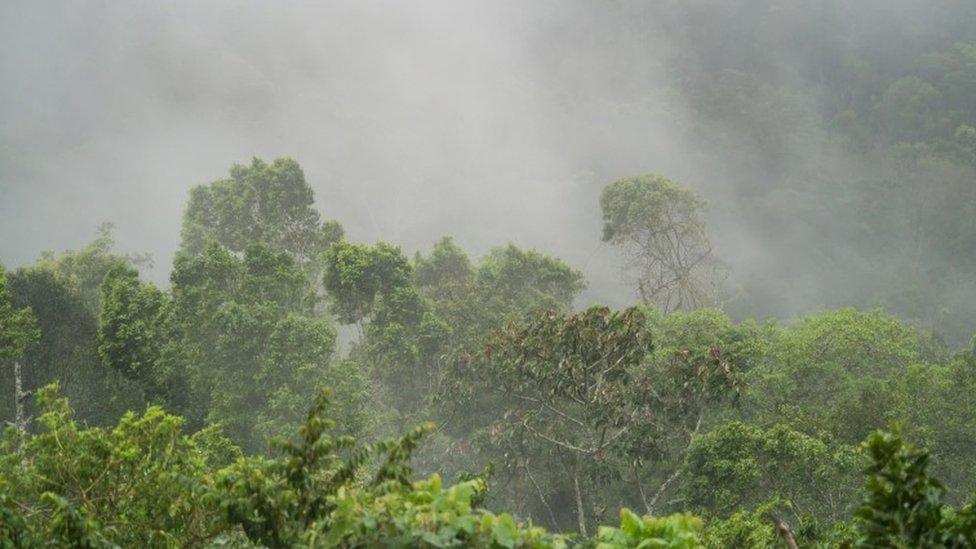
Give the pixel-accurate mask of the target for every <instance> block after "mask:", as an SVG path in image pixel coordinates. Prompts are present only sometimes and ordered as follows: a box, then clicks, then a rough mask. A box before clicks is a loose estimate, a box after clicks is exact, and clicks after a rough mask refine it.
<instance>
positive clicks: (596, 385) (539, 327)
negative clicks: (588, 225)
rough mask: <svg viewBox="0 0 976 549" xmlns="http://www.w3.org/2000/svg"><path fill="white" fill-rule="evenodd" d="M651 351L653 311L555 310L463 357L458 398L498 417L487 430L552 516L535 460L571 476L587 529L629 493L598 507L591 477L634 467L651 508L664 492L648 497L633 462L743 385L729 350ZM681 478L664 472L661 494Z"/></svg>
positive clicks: (690, 432)
mask: <svg viewBox="0 0 976 549" xmlns="http://www.w3.org/2000/svg"><path fill="white" fill-rule="evenodd" d="M651 350H652V345H651V330H649V315H648V313H647V312H646V311H645V310H643V309H641V308H632V309H627V310H624V311H616V312H615V311H610V310H609V309H607V308H602V307H594V308H591V309H589V310H587V311H584V312H582V313H579V314H576V315H564V314H561V313H556V312H547V313H543V314H541V315H537V316H535V317H533V318H530V319H528V320H526V321H524V322H514V323H511V324H510V325H508V326H506V327H505V328H503V329H502V330H499V331H498V332H497V333H495V334H494V335H493V336H492V337H490V338H488V339H487V340H486V341H484V342H483V344H482V349H481V350H479V351H477V352H472V353H462V354H460V355H459V356H458V361H457V363H456V365H455V371H454V375H455V376H456V378H455V384H454V387H455V389H456V390H455V393H454V397H455V398H457V399H458V400H459V403H460V406H462V407H465V408H469V407H470V408H473V409H474V410H476V411H480V412H481V414H482V416H483V417H485V418H488V419H489V421H488V422H487V425H485V426H484V427H482V429H484V432H485V433H486V438H487V439H488V441H489V442H490V444H491V445H495V446H498V447H500V451H499V453H500V454H502V455H504V456H505V457H506V458H507V459H506V461H505V462H504V463H503V465H504V466H505V467H506V468H507V469H508V470H509V471H510V472H511V474H513V475H517V476H520V477H521V476H524V478H525V479H526V480H528V482H529V483H530V484H531V485H532V487H533V488H534V492H535V493H534V494H533V496H535V497H538V498H539V500H540V501H541V502H542V503H543V507H545V508H547V509H546V510H547V512H548V513H549V514H550V518H551V520H552V521H553V522H555V521H556V518H555V513H554V510H553V509H552V507H551V505H550V503H548V501H547V500H546V495H545V493H544V492H543V490H542V489H541V487H540V485H539V483H538V481H537V480H536V478H535V475H534V474H533V471H532V470H531V467H532V466H533V465H532V462H533V460H536V463H537V465H535V466H536V467H537V468H536V472H538V471H568V472H569V473H568V474H567V475H558V476H559V478H560V479H561V482H562V483H564V484H563V486H557V487H553V489H552V490H559V491H563V490H565V491H568V493H569V494H571V498H572V501H571V502H567V504H566V507H570V506H572V507H575V510H576V512H575V515H576V519H577V524H578V527H579V529H580V532H581V533H583V534H584V535H585V533H586V531H587V530H586V529H587V524H588V522H589V519H587V517H586V515H587V509H588V508H592V509H596V508H598V507H601V506H603V507H605V506H606V505H607V504H616V505H621V504H623V503H625V502H623V501H621V500H622V499H623V498H625V497H627V496H628V495H630V494H626V492H625V493H624V494H621V493H617V494H615V495H610V496H609V497H610V498H612V499H610V501H599V502H598V501H591V502H589V505H587V503H586V501H585V500H586V499H589V498H592V499H594V500H595V499H596V498H597V497H598V495H597V494H598V492H597V491H596V490H594V489H592V488H591V489H587V490H584V488H585V487H586V486H587V485H588V482H597V483H598V482H601V481H602V482H609V481H612V480H618V479H620V478H621V475H622V473H627V474H628V476H629V477H631V478H634V480H635V483H636V486H632V488H636V492H638V494H639V495H640V497H641V499H642V500H643V503H644V505H645V507H647V508H648V509H649V510H650V509H652V508H653V506H654V503H655V501H654V500H647V499H646V498H645V496H644V489H643V486H642V485H641V483H642V479H641V478H640V476H639V475H634V474H633V473H631V469H632V467H638V466H643V464H644V463H647V462H656V461H659V459H660V458H661V456H662V455H666V454H665V450H664V449H665V448H666V447H667V446H668V445H669V444H670V440H669V439H670V437H671V434H672V433H681V434H682V435H683V436H685V437H688V438H693V437H694V435H695V433H697V432H698V430H699V428H700V426H701V419H702V414H703V406H704V403H706V402H708V401H716V400H718V399H719V398H720V397H721V395H722V394H723V393H725V392H728V391H729V390H730V389H731V388H732V387H733V386H734V384H735V375H736V374H735V372H733V371H732V369H731V368H730V365H729V363H728V362H726V361H725V360H724V359H723V357H722V355H721V353H720V352H711V353H705V354H704V355H697V354H691V353H687V354H685V355H684V356H683V357H679V358H677V359H676V360H670V361H663V362H652V361H649V360H648V357H649V355H650V353H651ZM466 391H467V392H466ZM475 413H478V412H475ZM686 444H687V440H686ZM540 461H541V463H538V462H540ZM671 481H673V478H671V480H665V481H664V484H663V485H662V490H659V492H658V495H659V494H660V492H661V491H663V489H666V488H667V485H668V484H670V482H671ZM550 493H551V491H550ZM631 494H632V493H631ZM633 495H637V494H633ZM655 499H656V498H655Z"/></svg>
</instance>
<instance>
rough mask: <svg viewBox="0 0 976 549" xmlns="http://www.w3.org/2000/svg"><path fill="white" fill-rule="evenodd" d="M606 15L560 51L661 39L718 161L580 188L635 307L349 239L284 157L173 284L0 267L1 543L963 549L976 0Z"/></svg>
mask: <svg viewBox="0 0 976 549" xmlns="http://www.w3.org/2000/svg"><path fill="white" fill-rule="evenodd" d="M623 4H625V6H623V7H622V8H621V9H625V10H631V11H633V13H635V14H646V13H650V14H652V15H654V16H655V17H654V18H655V20H656V21H663V22H665V23H667V24H664V25H660V26H661V28H659V29H651V30H649V29H648V28H644V26H645V25H644V24H643V23H638V22H637V21H643V18H638V17H635V18H634V21H635V22H634V23H632V24H633V25H638V24H640V25H641V28H639V29H637V28H634V27H630V26H628V27H627V28H625V29H621V30H620V32H619V33H618V34H619V36H618V34H614V36H612V37H606V36H603V35H600V34H599V33H597V32H594V35H592V36H585V37H581V39H582V40H590V41H600V40H606V41H613V40H617V39H620V40H627V39H632V38H633V37H634V36H639V37H643V36H645V34H646V33H648V32H651V31H652V30H653V31H655V32H661V33H663V34H665V35H666V37H667V38H668V40H671V41H672V42H671V43H673V44H677V45H679V46H681V47H676V48H674V51H673V52H672V53H671V54H670V55H669V56H668V59H667V63H666V64H667V65H668V68H671V69H675V68H676V67H679V68H681V76H682V78H681V79H679V80H680V82H679V85H678V86H677V89H675V90H670V92H671V96H679V97H680V101H681V104H682V106H683V108H686V110H683V111H682V112H685V113H687V114H688V115H689V117H688V119H687V120H683V121H682V122H683V125H682V127H683V128H684V131H685V135H682V136H677V137H676V138H680V139H686V140H688V141H690V142H694V143H696V144H699V145H700V147H701V151H702V153H701V154H702V156H703V157H707V159H708V160H707V162H705V161H703V162H704V163H706V164H707V163H715V164H717V165H719V166H720V167H721V170H717V169H714V168H712V171H722V172H723V174H724V175H725V178H724V179H722V180H721V181H718V182H716V183H700V182H697V181H696V182H695V185H694V188H695V189H696V190H697V191H700V193H699V192H696V190H692V188H691V187H689V186H686V185H684V184H683V183H682V182H679V181H675V180H672V179H669V178H668V177H665V176H663V175H657V174H644V175H635V176H631V177H624V178H617V176H614V177H613V178H607V179H608V180H611V179H612V182H610V183H609V184H607V186H606V187H605V188H604V189H603V192H602V194H601V195H600V197H599V207H600V210H601V213H602V221H603V232H602V238H603V240H604V241H605V242H606V243H608V244H609V245H610V246H612V247H614V248H615V249H616V250H618V251H619V252H620V253H621V255H622V258H623V259H624V262H623V264H621V265H619V267H620V269H621V271H622V272H623V273H624V275H625V277H626V278H627V280H628V281H629V283H631V284H632V289H633V292H634V295H635V296H636V297H637V298H638V299H639V300H640V302H639V304H636V305H633V306H629V307H623V308H620V309H612V308H609V307H605V306H602V305H592V306H590V305H591V304H588V303H587V304H584V303H580V301H581V299H580V295H581V292H583V290H584V289H585V288H586V280H585V279H584V277H583V274H582V273H581V272H580V271H579V270H578V269H577V268H576V267H574V266H572V265H570V264H568V263H567V262H565V261H563V260H562V259H560V258H558V257H553V256H550V255H547V254H545V253H543V252H541V251H538V250H532V249H524V248H521V247H519V246H517V245H515V244H513V243H507V244H502V245H500V246H497V247H494V248H491V249H489V250H488V251H487V252H486V253H484V254H482V255H481V256H479V257H473V256H471V255H469V254H468V252H466V251H465V250H464V249H463V248H462V247H461V246H460V245H458V244H457V243H456V242H455V241H454V240H453V239H452V238H450V237H447V236H445V237H443V238H442V239H440V240H438V241H436V242H435V243H433V246H432V247H431V248H430V249H429V250H421V251H416V252H415V251H414V250H410V252H411V253H406V252H405V251H404V250H403V249H401V247H399V246H397V245H396V244H394V243H391V242H382V241H381V242H371V243H369V242H356V241H353V240H351V239H349V238H347V237H346V235H345V233H344V231H343V228H342V226H340V225H339V223H338V222H335V221H324V220H323V216H322V215H321V214H320V212H319V210H318V209H316V207H315V200H314V198H315V197H314V195H313V192H312V188H311V186H310V185H309V184H308V183H307V182H306V180H305V175H304V173H303V171H302V169H301V167H300V166H299V165H298V163H297V162H296V161H295V160H292V159H288V158H280V159H276V160H274V161H271V162H265V161H263V160H260V159H257V158H255V159H253V160H252V161H251V162H250V163H249V164H246V165H235V166H233V167H232V168H231V169H230V173H229V175H228V177H226V178H221V179H218V180H216V181H214V182H212V183H210V184H206V185H200V186H198V187H196V188H194V189H193V190H192V192H191V193H190V196H189V200H188V203H187V207H186V210H185V213H184V217H183V228H182V232H181V238H182V241H181V244H180V246H179V249H178V251H177V253H176V257H175V259H174V262H173V269H172V272H171V275H170V279H169V284H167V285H160V286H157V285H155V284H151V283H148V282H146V281H145V280H144V279H143V278H141V273H140V268H142V267H143V266H144V265H146V262H147V258H145V257H141V256H129V255H123V254H119V253H117V252H116V251H115V248H114V241H113V238H112V234H111V227H109V226H103V227H101V228H100V230H99V234H98V236H97V238H96V239H95V240H94V241H93V242H92V243H91V244H89V245H88V246H85V247H84V248H82V249H80V250H77V251H68V252H64V253H62V254H53V253H44V254H42V256H41V257H40V259H39V260H38V261H37V262H36V263H35V264H33V265H29V266H24V267H21V268H19V269H15V270H10V271H8V270H6V269H3V268H0V419H3V420H5V421H7V422H8V423H9V428H8V429H7V430H6V432H5V434H4V436H3V438H2V442H0V546H3V547H33V546H42V545H53V546H65V547H69V546H70V547H115V546H135V547H144V546H145V547H156V546H170V547H176V546H180V547H184V546H189V547H202V546H241V547H247V546H267V547H293V546H304V547H332V546H343V547H374V546H402V547H415V546H421V547H450V546H472V547H603V548H613V547H675V548H683V547H689V548H690V547H782V546H785V547H818V546H821V547H834V546H847V547H905V548H908V547H968V546H973V545H974V544H976V500H974V499H973V494H974V491H976V437H974V436H973V433H974V432H976V400H974V399H973V398H972V397H971V395H972V394H973V392H974V391H976V340H970V339H969V338H970V337H971V336H972V334H973V331H974V328H973V323H972V321H973V318H974V317H976V305H974V304H976V285H974V282H973V281H974V280H976V277H974V274H976V259H974V257H976V256H974V255H973V253H972V250H973V249H974V245H976V223H974V222H973V220H974V219H976V215H973V214H974V204H976V195H974V194H973V193H974V192H976V186H974V185H973V181H974V180H976V175H974V174H976V129H974V127H976V104H974V102H973V98H974V97H976V34H974V32H973V29H974V28H976V10H973V9H972V7H970V5H969V3H967V2H951V1H947V2H937V4H939V6H941V8H940V9H937V10H936V9H933V10H932V12H931V13H922V12H919V13H916V14H914V16H913V17H912V18H910V20H902V19H899V18H898V17H895V16H894V15H892V13H894V11H892V12H888V11H886V10H885V9H883V6H882V4H884V3H883V2H881V1H880V0H870V1H865V2H858V3H848V4H849V5H843V3H837V2H818V3H814V4H816V9H814V8H809V6H807V3H804V2H798V1H795V0H783V1H778V2H755V3H751V4H750V5H749V9H742V5H741V4H743V3H742V2H729V3H722V2H714V1H711V0H690V1H683V2H658V3H653V7H644V6H636V5H635V4H634V3H627V2H625V3H623ZM808 8H809V9H808ZM814 12H815V13H814ZM865 14H868V15H869V16H870V17H867V16H865ZM872 18H873V19H872ZM868 19H870V20H873V21H875V22H876V23H877V25H878V28H879V29H881V30H882V31H883V32H885V33H887V39H886V43H890V45H891V47H886V48H870V47H867V44H869V43H870V42H869V41H868V40H867V39H865V38H864V36H862V34H863V33H865V32H868V31H869V30H870V29H865V28H862V27H861V26H859V24H858V23H857V22H858V21H865V20H868ZM730 21H732V22H734V23H735V24H733V25H730V24H729V22H730ZM616 32H617V29H615V33H616ZM871 32H875V31H871ZM879 32H880V31H879ZM631 35H634V36H631ZM794 38H795V39H794ZM777 52H780V53H781V54H782V55H783V57H782V58H778V57H776V56H777ZM782 52H785V53H782ZM787 54H788V55H787ZM783 59H791V60H793V61H795V62H793V63H786V62H784V61H783ZM581 62H583V61H581ZM620 93H621V94H622V95H621V97H625V98H626V97H628V94H629V93H631V92H628V91H627V90H623V91H621V92H620ZM633 93H636V94H639V93H640V90H638V91H635V92H633ZM632 99H633V101H629V102H628V101H622V102H621V105H620V106H619V107H620V109H621V111H622V112H623V113H624V114H626V113H627V112H628V111H627V109H631V108H633V109H638V108H646V107H642V106H641V105H644V102H643V101H644V100H643V99H640V97H639V96H637V97H636V98H632ZM709 170H710V168H709V167H708V166H705V167H704V168H702V169H701V171H700V172H697V174H698V175H697V176H698V177H699V178H700V175H701V173H709ZM690 171H691V172H692V173H693V174H695V173H696V172H695V170H690ZM730 181H731V182H732V183H735V184H734V185H728V187H729V188H733V189H735V191H734V192H732V191H728V190H719V189H718V188H717V185H719V184H720V183H728V182H730ZM703 195H704V196H709V203H712V204H714V205H711V204H706V201H705V200H704V198H703ZM713 196H717V197H719V200H713V199H712V197H713ZM327 198H329V197H327ZM743 205H748V208H746V207H744V206H743ZM744 213H745V214H744ZM715 217H718V218H720V220H721V219H722V218H726V219H725V220H724V222H726V223H728V219H727V218H729V217H733V218H735V226H736V227H741V229H742V231H744V232H748V233H753V234H758V235H761V238H757V239H756V242H760V243H761V244H762V245H763V246H768V247H770V248H773V249H775V250H777V254H778V255H777V256H776V257H779V258H782V259H784V260H783V261H781V262H780V264H777V265H768V264H762V263H761V262H757V263H756V265H745V263H748V261H749V260H748V258H746V259H742V258H738V259H734V258H728V256H727V254H729V253H736V252H735V250H732V251H726V250H722V249H719V244H720V243H721V242H730V241H735V239H734V238H732V237H729V235H722V234H715V233H714V232H713V233H712V234H711V235H710V234H709V231H708V227H709V226H710V224H711V223H710V221H711V220H713V218H715ZM825 219H828V220H829V221H830V222H829V223H826V224H825V223H824V222H823V220H825ZM592 221H594V223H595V222H596V221H597V220H595V219H594V220H592ZM595 226H596V225H595V224H594V227H595ZM726 226H728V225H726ZM815 232H824V233H827V236H828V237H830V238H827V237H825V238H824V239H823V240H822V241H823V242H840V243H842V244H840V245H837V246H835V247H830V249H811V248H810V247H809V246H805V245H803V243H806V242H810V241H811V239H810V234H809V233H815ZM391 236H396V235H391ZM720 258H722V259H720ZM723 259H727V260H729V261H728V262H725V261H723ZM733 259H734V260H733ZM730 265H735V266H736V267H737V268H738V272H735V273H732V275H730V271H731V270H732V269H731V267H730ZM839 265H842V266H843V267H844V268H843V269H839V268H838V266H839ZM852 272H854V273H855V274H856V275H857V276H856V277H854V278H856V280H858V281H862V282H861V283H860V284H849V283H844V284H841V283H840V282H839V279H840V278H841V277H845V276H847V277H850V276H851V273H852ZM782 280H789V281H790V283H789V284H788V285H787V286H783V285H782V284H777V283H775V281H782ZM864 281H868V282H864ZM837 288H841V290H836V291H835V289H837ZM797 303H800V304H802V305H803V307H799V308H804V309H808V310H809V309H812V310H816V311H817V312H814V313H810V314H807V315H805V316H800V317H796V318H791V319H790V320H789V321H784V320H754V319H752V318H759V319H765V318H775V317H778V316H787V315H785V314H784V313H786V312H792V311H796V310H797V309H798V307H797V305H796V304H797ZM882 307H883V308H882ZM966 341H971V342H970V343H969V344H968V345H967V344H965V342H966ZM322 387H330V388H331V391H326V392H318V391H319V389H320V388H322ZM69 402H70V406H69ZM404 433H405V434H404ZM635 510H636V511H635Z"/></svg>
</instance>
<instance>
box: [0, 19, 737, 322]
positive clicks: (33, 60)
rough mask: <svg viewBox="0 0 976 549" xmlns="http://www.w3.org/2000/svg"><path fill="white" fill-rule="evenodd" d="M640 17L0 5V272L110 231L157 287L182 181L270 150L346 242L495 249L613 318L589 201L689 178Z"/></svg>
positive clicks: (646, 25)
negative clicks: (650, 182) (566, 278)
mask: <svg viewBox="0 0 976 549" xmlns="http://www.w3.org/2000/svg"><path fill="white" fill-rule="evenodd" d="M654 23H655V22H654V21H647V20H643V19H641V18H640V17H637V16H635V15H634V14H633V13H631V12H630V10H629V9H628V7H627V3H605V2H579V3H573V2H560V1H556V0H552V1H541V2H531V3H529V2H522V1H510V2H463V1H455V0H444V1H435V2H360V1H350V2H327V3H311V2H309V3H299V2H243V1H239V0H235V1H227V2H216V1H207V2H183V3H149V2H109V1H105V2H57V3H54V2H51V3H47V2H34V1H32V2H5V3H3V5H2V7H0V81H2V82H0V83H2V86H0V121H2V122H0V123H2V129H0V231H3V234H5V235H7V237H6V238H3V239H0V261H3V262H4V263H6V264H8V265H11V266H17V265H22V264H25V263H29V262H30V261H32V260H34V259H35V258H36V257H37V255H38V253H39V252H40V251H41V250H45V249H52V250H56V251H59V250H63V249H66V248H76V247H78V246H81V245H83V244H84V243H85V242H87V241H88V240H90V239H91V238H92V237H93V235H94V232H95V227H96V226H97V224H98V223H99V222H101V221H112V222H114V223H115V224H116V227H117V230H116V236H117V239H118V241H119V245H120V248H121V249H122V250H123V251H131V252H143V251H144V252H149V253H151V254H152V256H153V258H154V259H155V262H156V267H155V269H154V270H153V271H152V272H150V273H149V276H150V278H152V279H154V280H156V281H160V282H165V280H166V277H167V275H168V271H169V267H170V260H171V258H172V254H173V252H174V250H175V249H176V246H177V243H178V238H179V223H180V216H181V212H182V208H183V205H184V201H185V199H186V196H187V190H188V189H189V188H190V187H191V186H193V185H197V184H200V183H206V182H209V181H212V180H214V179H216V178H219V177H222V176H224V175H225V174H226V171H227V169H228V167H229V166H230V165H231V164H232V163H235V162H247V161H248V160H249V159H250V157H252V156H259V157H263V158H265V159H269V160H270V159H272V158H274V157H276V156H279V155H288V156H292V157H294V158H296V159H297V160H298V161H299V162H300V163H301V164H302V166H303V167H304V168H305V172H306V176H307V178H308V180H309V182H310V184H311V185H312V186H313V188H314V189H315V191H316V201H317V205H318V207H319V209H320V210H321V211H322V213H323V215H324V216H325V217H330V218H336V219H338V220H340V221H341V222H342V223H343V224H344V226H345V227H346V229H347V234H349V236H350V237H351V238H352V239H354V240H360V241H373V240H376V239H384V240H390V241H393V242H395V243H398V244H401V245H402V246H404V248H405V249H407V250H408V251H412V250H415V249H427V248H429V246H430V244H431V243H432V242H433V241H434V240H435V239H436V238H438V237H439V236H441V235H443V234H452V235H454V236H455V237H456V238H457V239H458V241H459V242H460V243H461V244H462V245H464V246H465V247H466V248H468V249H469V250H470V251H472V252H473V253H481V252H484V251H485V250H486V249H487V248H488V247H490V246H492V245H498V244H504V243H505V242H507V241H513V242H515V243H516V244H519V245H523V246H531V247H536V248H539V249H541V250H544V251H547V252H550V253H554V254H558V255H559V256H561V257H563V258H564V259H565V260H566V261H568V262H569V263H570V264H572V265H573V266H576V267H578V268H582V269H584V270H585V271H586V273H587V275H588V277H589V279H590V282H591V290H589V292H588V293H587V294H586V295H585V296H584V300H597V299H599V300H603V301H609V302H611V303H615V304H619V303H621V302H623V301H626V300H628V299H630V298H631V297H632V292H631V291H630V290H629V289H627V288H625V287H623V285H622V284H621V282H620V276H619V275H618V270H617V268H618V265H617V262H616V260H615V259H614V257H613V256H612V254H611V253H610V252H609V250H607V248H606V246H604V245H601V244H600V242H599V234H600V219H599V210H598V205H597V197H598V194H599V191H600V189H601V188H602V187H603V185H604V184H606V183H608V182H609V181H611V180H612V179H615V178H617V177H622V176H627V175H633V174H636V173H642V172H652V171H653V172H662V173H666V174H668V175H670V176H672V177H675V178H678V179H683V180H686V181H685V182H686V183H687V184H689V185H691V186H692V187H698V182H697V181H696V180H695V178H694V177H693V175H692V174H693V173H694V170H693V169H690V168H689V166H691V165H693V164H694V163H695V162H696V160H695V159H690V158H687V155H686V154H685V153H684V152H683V151H684V150H685V147H683V146H682V144H681V143H679V142H677V141H678V140H677V138H676V137H675V135H676V132H675V126H676V125H679V124H680V123H681V122H680V121H681V119H682V116H681V107H680V101H679V100H677V99H675V98H674V97H673V96H670V95H669V94H668V92H667V89H668V84H669V83H668V82H667V80H666V78H665V77H664V71H663V70H662V62H663V59H664V58H665V56H666V55H667V54H668V45H667V44H666V43H662V42H660V41H658V40H657V39H656V38H655V36H657V33H655V32H654V28H653V27H654ZM608 28H609V29H612V32H604V31H605V30H606V29H608ZM608 36H610V37H612V38H611V39H608V38H607V37H608ZM706 198H710V197H708V196H706ZM720 238H721V237H720ZM738 246H739V247H741V248H743V249H741V250H738V251H740V252H742V254H745V255H748V250H745V249H744V248H745V247H747V244H744V243H739V244H738ZM726 248H727V246H726ZM740 255H741V254H740Z"/></svg>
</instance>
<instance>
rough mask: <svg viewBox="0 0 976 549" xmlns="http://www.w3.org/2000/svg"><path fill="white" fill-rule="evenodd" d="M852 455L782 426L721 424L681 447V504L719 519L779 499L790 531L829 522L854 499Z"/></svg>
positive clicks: (854, 459)
mask: <svg viewBox="0 0 976 549" xmlns="http://www.w3.org/2000/svg"><path fill="white" fill-rule="evenodd" d="M858 458H859V456H858V454H857V452H856V448H854V447H852V446H844V445H836V446H831V445H828V444H827V443H825V442H823V441H822V440H819V439H816V438H814V437H811V436H808V435H805V434H803V433H799V432H796V431H794V430H792V429H790V428H788V427H786V426H783V425H775V426H773V427H770V428H768V429H764V428H761V427H756V426H754V425H749V424H745V423H742V422H740V421H731V422H727V423H725V424H722V425H720V426H718V427H716V428H714V429H712V430H710V431H709V432H707V433H705V434H703V435H701V436H700V437H698V438H697V440H695V441H694V443H693V444H692V445H691V448H690V449H689V450H688V456H687V459H686V463H685V466H684V478H685V482H684V483H683V486H682V492H683V493H684V496H685V498H684V503H685V505H686V506H687V507H688V508H689V509H694V510H696V512H699V513H702V515H703V516H717V517H722V518H725V517H728V516H729V515H732V514H734V513H735V512H737V511H740V510H742V509H753V508H756V507H758V506H760V505H762V504H765V503H767V502H771V501H780V502H782V504H783V506H784V507H786V508H787V509H788V512H789V513H791V514H792V516H793V517H795V518H796V523H795V525H797V526H800V525H803V523H804V522H807V521H810V520H813V521H819V522H821V523H824V524H832V523H834V522H837V521H840V520H843V518H844V517H846V516H847V515H848V513H849V511H850V510H851V508H852V507H853V504H854V503H855V501H856V500H855V494H856V493H857V488H858V487H857V485H856V483H855V482H854V480H855V479H854V475H855V472H856V471H857V470H858V469H859V468H860V466H861V461H860V460H859V459H858Z"/></svg>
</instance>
